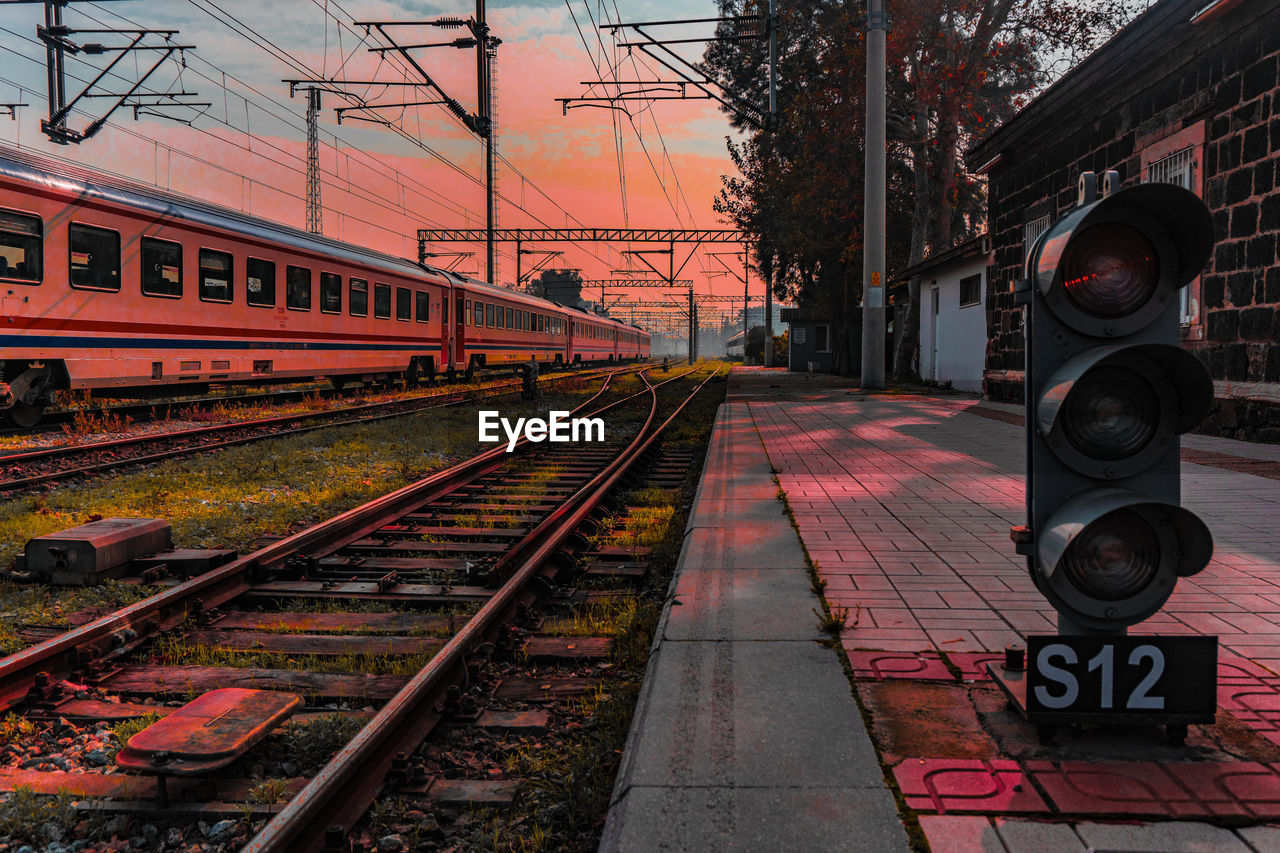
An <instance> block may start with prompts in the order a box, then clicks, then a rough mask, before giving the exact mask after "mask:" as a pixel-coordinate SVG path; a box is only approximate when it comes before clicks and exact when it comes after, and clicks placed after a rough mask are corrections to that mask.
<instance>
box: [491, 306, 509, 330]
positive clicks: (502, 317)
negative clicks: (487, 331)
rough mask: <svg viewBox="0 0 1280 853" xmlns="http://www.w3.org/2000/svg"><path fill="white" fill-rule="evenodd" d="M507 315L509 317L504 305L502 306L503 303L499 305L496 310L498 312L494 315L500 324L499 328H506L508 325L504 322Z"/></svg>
mask: <svg viewBox="0 0 1280 853" xmlns="http://www.w3.org/2000/svg"><path fill="white" fill-rule="evenodd" d="M506 317H507V315H506V313H505V312H504V311H503V310H502V306H501V305H499V306H498V310H497V312H496V314H495V315H494V318H493V319H494V320H495V321H496V322H497V324H498V328H499V329H505V328H506V327H507V325H506V323H504V322H503V320H505V319H506Z"/></svg>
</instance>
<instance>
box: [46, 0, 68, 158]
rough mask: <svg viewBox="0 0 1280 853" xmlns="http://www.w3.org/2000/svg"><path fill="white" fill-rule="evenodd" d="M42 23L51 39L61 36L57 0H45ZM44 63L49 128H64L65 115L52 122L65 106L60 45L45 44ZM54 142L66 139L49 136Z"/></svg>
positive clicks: (60, 9) (65, 123)
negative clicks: (47, 90) (46, 80)
mask: <svg viewBox="0 0 1280 853" xmlns="http://www.w3.org/2000/svg"><path fill="white" fill-rule="evenodd" d="M44 25H45V28H46V29H48V30H50V31H51V32H50V36H51V37H52V39H60V38H62V36H61V32H62V4H61V3H60V2H59V1H58V0H45V4H44ZM45 57H46V58H45V64H46V68H47V70H48V76H49V118H50V121H51V123H50V126H49V127H50V130H55V131H57V130H65V129H66V126H67V119H66V116H63V117H62V118H60V119H58V120H57V121H56V122H53V121H52V119H53V117H54V116H56V115H58V114H59V113H60V112H62V108H63V107H64V106H66V102H67V93H66V77H65V76H64V74H63V66H62V47H61V46H58V47H55V46H54V45H53V44H51V43H50V44H46V47H45ZM51 138H52V139H53V141H54V142H57V143H58V144H59V145H66V144H67V142H66V139H64V138H62V137H61V136H56V135H55V136H51Z"/></svg>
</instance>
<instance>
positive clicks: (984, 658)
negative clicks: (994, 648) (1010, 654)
mask: <svg viewBox="0 0 1280 853" xmlns="http://www.w3.org/2000/svg"><path fill="white" fill-rule="evenodd" d="M947 660H948V661H950V662H951V665H952V666H954V667H955V668H956V669H958V670H960V680H961V681H990V680H991V674H990V673H988V672H987V664H988V663H992V662H995V663H1000V662H1002V661H1003V660H1004V653H1003V652H947Z"/></svg>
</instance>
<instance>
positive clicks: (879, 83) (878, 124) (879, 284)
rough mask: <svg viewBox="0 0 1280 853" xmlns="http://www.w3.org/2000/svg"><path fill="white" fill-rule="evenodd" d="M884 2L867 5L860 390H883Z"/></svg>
mask: <svg viewBox="0 0 1280 853" xmlns="http://www.w3.org/2000/svg"><path fill="white" fill-rule="evenodd" d="M888 22H889V16H888V13H887V12H886V11H885V0H868V3H867V129H866V146H867V148H866V176H865V180H866V190H865V194H864V197H863V211H864V212H863V221H864V223H865V225H864V229H863V247H862V294H863V298H862V387H864V388H883V387H884V329H885V326H884V227H885V226H884V217H885V198H884V192H885V190H884V183H885V103H884V102H885V79H884V78H885V70H884V66H885V58H884V55H885V35H886V30H887V29H888Z"/></svg>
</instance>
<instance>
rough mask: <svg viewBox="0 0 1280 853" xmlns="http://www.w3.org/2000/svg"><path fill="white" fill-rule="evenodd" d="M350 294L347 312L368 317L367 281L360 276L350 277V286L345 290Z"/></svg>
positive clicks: (353, 315) (355, 315)
mask: <svg viewBox="0 0 1280 853" xmlns="http://www.w3.org/2000/svg"><path fill="white" fill-rule="evenodd" d="M347 295H348V296H350V297H351V298H350V303H351V304H350V305H348V306H347V311H348V313H350V314H351V316H352V317H368V316H369V282H367V281H365V280H364V279H362V278H353V279H351V287H350V288H349V289H348V291H347Z"/></svg>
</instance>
